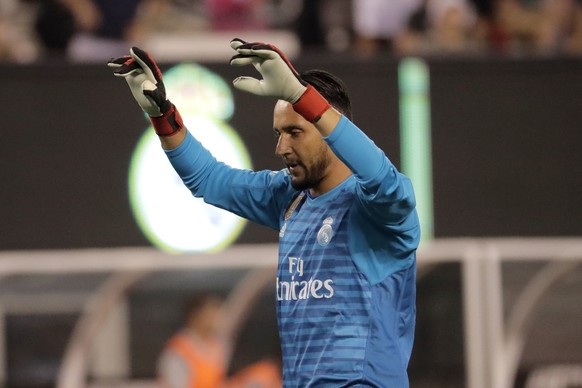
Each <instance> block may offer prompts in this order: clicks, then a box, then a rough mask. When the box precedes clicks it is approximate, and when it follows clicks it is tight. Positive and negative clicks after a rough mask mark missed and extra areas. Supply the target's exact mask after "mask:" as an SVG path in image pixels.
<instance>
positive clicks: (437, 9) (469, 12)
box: [395, 0, 479, 55]
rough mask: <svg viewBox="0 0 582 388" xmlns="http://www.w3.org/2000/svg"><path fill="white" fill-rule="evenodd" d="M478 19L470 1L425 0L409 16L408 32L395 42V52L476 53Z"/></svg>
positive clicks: (407, 53) (405, 53) (406, 53)
mask: <svg viewBox="0 0 582 388" xmlns="http://www.w3.org/2000/svg"><path fill="white" fill-rule="evenodd" d="M476 20H477V17H476V13H475V10H474V8H473V6H472V4H471V3H469V2H468V0H426V1H425V2H424V4H423V6H422V7H421V8H419V9H418V10H417V12H415V14H413V16H412V18H411V19H410V23H409V26H408V30H407V33H406V34H401V35H400V36H399V37H398V38H397V40H396V41H395V51H396V52H397V53H398V54H404V55H409V54H439V55H447V54H459V53H462V54H466V53H472V52H476V51H477V50H478V49H479V47H478V42H477V39H476V35H477V34H476V31H477V23H476Z"/></svg>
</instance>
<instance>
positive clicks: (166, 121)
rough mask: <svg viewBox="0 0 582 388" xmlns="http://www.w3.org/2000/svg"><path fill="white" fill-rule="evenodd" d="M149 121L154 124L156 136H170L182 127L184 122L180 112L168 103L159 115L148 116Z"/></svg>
mask: <svg viewBox="0 0 582 388" xmlns="http://www.w3.org/2000/svg"><path fill="white" fill-rule="evenodd" d="M150 121H151V122H152V125H153V126H154V130H155V131H156V134H157V135H158V136H172V135H175V134H176V133H178V131H179V130H180V129H182V128H184V122H183V121H182V116H181V115H180V112H178V110H177V109H176V106H175V105H174V104H171V105H170V109H168V110H167V111H166V112H165V113H164V114H163V115H161V116H159V117H150Z"/></svg>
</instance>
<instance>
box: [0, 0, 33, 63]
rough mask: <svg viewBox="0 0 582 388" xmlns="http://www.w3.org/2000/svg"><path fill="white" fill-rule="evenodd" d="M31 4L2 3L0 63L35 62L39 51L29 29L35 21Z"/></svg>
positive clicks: (0, 5) (5, 1) (18, 2)
mask: <svg viewBox="0 0 582 388" xmlns="http://www.w3.org/2000/svg"><path fill="white" fill-rule="evenodd" d="M33 15H34V12H33V9H32V8H31V7H30V4H27V3H24V2H22V1H19V0H1V1H0V61H14V62H19V63H27V62H32V61H34V60H35V59H36V58H37V56H38V50H37V48H36V45H35V44H34V40H33V38H32V35H33V34H32V31H31V28H30V27H29V26H30V25H31V24H32V20H33Z"/></svg>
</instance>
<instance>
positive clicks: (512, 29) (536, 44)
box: [496, 0, 575, 54]
mask: <svg viewBox="0 0 582 388" xmlns="http://www.w3.org/2000/svg"><path fill="white" fill-rule="evenodd" d="M574 5H575V0H498V1H497V3H496V17H497V22H498V24H499V26H500V28H501V29H502V31H503V32H504V34H505V37H506V45H505V47H504V48H505V52H508V53H516V54H524V53H525V54H528V53H543V54H548V53H556V52H559V51H561V49H562V46H563V42H564V41H565V40H566V39H567V35H568V25H569V23H568V19H569V17H570V15H571V13H572V12H573V7H574Z"/></svg>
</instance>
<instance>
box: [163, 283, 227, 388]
mask: <svg viewBox="0 0 582 388" xmlns="http://www.w3.org/2000/svg"><path fill="white" fill-rule="evenodd" d="M222 305H223V300H222V298H220V297H219V296H217V295H212V294H200V295H197V296H196V297H195V298H193V299H192V301H191V303H190V304H189V307H188V309H187V317H186V322H185V325H184V327H183V328H182V329H181V330H180V331H179V332H178V333H176V334H175V335H174V336H172V337H171V338H170V339H169V340H168V342H167V343H166V346H165V348H164V350H163V352H162V354H161V356H160V359H159V361H158V368H157V374H158V381H159V382H160V386H161V387H163V388H219V387H222V386H223V384H224V382H225V379H226V362H227V356H226V353H227V352H226V345H225V343H224V341H223V339H222V338H221V337H220V335H219V332H218V326H217V325H218V324H219V322H220V317H221V312H222Z"/></svg>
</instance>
